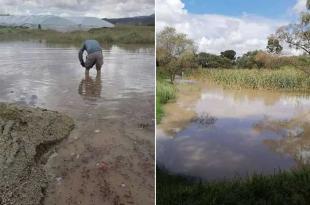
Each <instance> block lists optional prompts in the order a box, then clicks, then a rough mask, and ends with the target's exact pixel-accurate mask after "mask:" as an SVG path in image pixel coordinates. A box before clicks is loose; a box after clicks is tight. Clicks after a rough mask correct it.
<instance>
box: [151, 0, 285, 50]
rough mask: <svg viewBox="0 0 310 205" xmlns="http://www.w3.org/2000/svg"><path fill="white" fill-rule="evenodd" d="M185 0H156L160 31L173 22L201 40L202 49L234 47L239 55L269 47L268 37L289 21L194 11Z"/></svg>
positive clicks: (183, 30) (180, 29) (200, 46)
mask: <svg viewBox="0 0 310 205" xmlns="http://www.w3.org/2000/svg"><path fill="white" fill-rule="evenodd" d="M184 6H185V5H184V4H183V3H182V2H181V0H156V25H157V31H159V30H161V29H163V28H164V27H165V26H173V27H175V28H176V29H177V31H178V32H182V33H185V34H187V35H188V36H189V37H190V38H191V39H194V40H195V42H196V43H197V46H198V48H199V51H206V52H211V53H215V54H218V53H219V52H221V51H223V50H227V49H234V50H235V51H236V52H237V53H238V54H239V55H240V54H243V53H245V52H247V51H250V50H256V49H265V48H266V43H267V40H266V39H267V37H268V36H269V35H270V34H272V33H274V32H275V31H276V29H277V28H278V27H279V26H282V25H285V24H287V23H288V22H285V21H277V20H272V19H267V18H263V17H258V16H251V15H248V14H243V16H242V17H240V18H237V17H229V16H224V15H214V14H191V13H189V12H188V11H187V10H186V9H185V8H184Z"/></svg>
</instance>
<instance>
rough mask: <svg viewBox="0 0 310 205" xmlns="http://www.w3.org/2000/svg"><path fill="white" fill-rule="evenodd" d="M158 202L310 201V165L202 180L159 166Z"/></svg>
mask: <svg viewBox="0 0 310 205" xmlns="http://www.w3.org/2000/svg"><path fill="white" fill-rule="evenodd" d="M156 182H157V184H156V190H157V192H156V202H157V204H158V205H308V204H310V169H309V168H302V169H300V170H298V171H285V172H280V173H278V174H275V175H270V176H262V175H253V176H251V177H248V178H246V179H233V180H230V181H222V182H220V181H218V182H216V181H213V182H202V181H197V180H195V181H194V180H190V179H187V178H185V177H182V176H177V175H173V174H169V173H168V172H167V171H164V170H161V169H159V168H157V173H156Z"/></svg>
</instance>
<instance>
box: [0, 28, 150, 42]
mask: <svg viewBox="0 0 310 205" xmlns="http://www.w3.org/2000/svg"><path fill="white" fill-rule="evenodd" d="M154 31H155V28H154V26H116V27H114V28H100V29H91V30H89V31H73V32H67V33H62V32H58V31H52V30H37V29H27V28H11V27H0V39H1V40H2V41H8V40H42V41H46V42H47V43H62V44H74V45H76V44H77V45H80V44H81V42H83V41H84V40H86V39H96V40H98V41H99V42H102V43H109V44H112V43H119V44H153V43H154V38H155V36H154Z"/></svg>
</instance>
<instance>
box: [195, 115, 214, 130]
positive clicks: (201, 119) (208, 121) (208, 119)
mask: <svg viewBox="0 0 310 205" xmlns="http://www.w3.org/2000/svg"><path fill="white" fill-rule="evenodd" d="M216 120H217V119H216V118H215V117H213V116H211V115H209V114H208V113H205V112H204V113H201V114H199V115H198V116H196V117H194V118H192V119H191V122H194V123H197V124H199V125H202V126H205V127H208V126H210V125H213V124H215V122H216Z"/></svg>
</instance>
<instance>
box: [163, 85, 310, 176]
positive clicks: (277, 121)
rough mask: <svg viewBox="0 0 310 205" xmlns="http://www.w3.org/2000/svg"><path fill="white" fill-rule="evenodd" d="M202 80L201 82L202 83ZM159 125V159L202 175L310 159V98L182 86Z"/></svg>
mask: <svg viewBox="0 0 310 205" xmlns="http://www.w3.org/2000/svg"><path fill="white" fill-rule="evenodd" d="M197 84H198V83H197ZM178 87H179V96H178V99H177V101H176V102H175V103H169V104H167V105H165V112H166V117H165V118H164V119H163V120H162V122H161V124H160V125H159V126H158V128H157V163H158V164H159V165H160V166H164V167H165V168H166V169H167V170H169V171H171V172H173V173H178V174H182V175H188V176H194V177H201V178H203V179H224V178H233V177H235V176H241V177H243V176H246V175H250V174H253V173H259V174H260V173H262V174H273V173H276V172H277V171H279V169H281V170H288V169H293V168H298V167H300V166H302V165H303V164H308V163H310V96H309V95H304V94H297V93H295V94H294V93H284V92H272V91H259V90H229V89H223V88H221V87H219V86H216V85H212V84H210V83H207V84H203V85H196V84H192V85H179V86H178Z"/></svg>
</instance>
